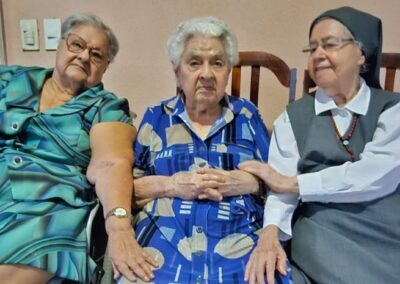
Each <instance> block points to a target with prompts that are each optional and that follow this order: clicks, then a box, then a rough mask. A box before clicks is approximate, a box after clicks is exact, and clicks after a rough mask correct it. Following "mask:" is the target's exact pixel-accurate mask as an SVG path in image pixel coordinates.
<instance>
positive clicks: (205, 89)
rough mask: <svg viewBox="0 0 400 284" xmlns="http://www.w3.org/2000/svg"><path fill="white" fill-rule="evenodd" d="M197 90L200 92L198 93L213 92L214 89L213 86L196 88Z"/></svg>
mask: <svg viewBox="0 0 400 284" xmlns="http://www.w3.org/2000/svg"><path fill="white" fill-rule="evenodd" d="M197 90H200V91H202V90H203V91H208V92H209V91H214V90H215V88H214V86H201V87H198V88H197Z"/></svg>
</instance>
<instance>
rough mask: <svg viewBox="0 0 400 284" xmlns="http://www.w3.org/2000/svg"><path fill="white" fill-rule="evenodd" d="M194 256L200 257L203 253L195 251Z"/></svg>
mask: <svg viewBox="0 0 400 284" xmlns="http://www.w3.org/2000/svg"><path fill="white" fill-rule="evenodd" d="M194 254H195V256H200V255H202V254H203V252H202V251H196V252H195V253H194Z"/></svg>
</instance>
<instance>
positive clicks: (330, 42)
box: [302, 37, 354, 54]
mask: <svg viewBox="0 0 400 284" xmlns="http://www.w3.org/2000/svg"><path fill="white" fill-rule="evenodd" d="M350 42H354V39H352V38H340V37H327V38H323V39H322V40H321V43H318V42H310V44H309V45H307V46H306V47H304V48H303V50H302V51H303V52H304V53H310V54H312V53H314V52H315V51H316V50H317V49H318V46H321V48H322V49H323V50H325V51H326V52H331V51H336V50H339V49H341V48H342V47H344V46H345V45H346V44H347V43H350Z"/></svg>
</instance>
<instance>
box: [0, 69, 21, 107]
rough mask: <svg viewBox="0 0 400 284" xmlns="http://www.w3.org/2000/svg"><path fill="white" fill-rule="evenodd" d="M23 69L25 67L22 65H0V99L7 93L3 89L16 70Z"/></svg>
mask: <svg viewBox="0 0 400 284" xmlns="http://www.w3.org/2000/svg"><path fill="white" fill-rule="evenodd" d="M21 69H23V67H21V66H6V65H0V99H1V98H3V96H4V95H5V94H3V92H2V90H3V89H5V88H6V87H7V86H8V83H9V82H10V80H11V78H12V76H13V75H14V74H15V72H17V71H18V70H21Z"/></svg>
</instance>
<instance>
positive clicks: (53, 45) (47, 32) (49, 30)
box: [43, 19, 61, 50]
mask: <svg viewBox="0 0 400 284" xmlns="http://www.w3.org/2000/svg"><path fill="white" fill-rule="evenodd" d="M43 26H44V46H45V49H46V50H56V49H57V46H58V42H59V40H60V37H61V20H60V19H44V20H43Z"/></svg>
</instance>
